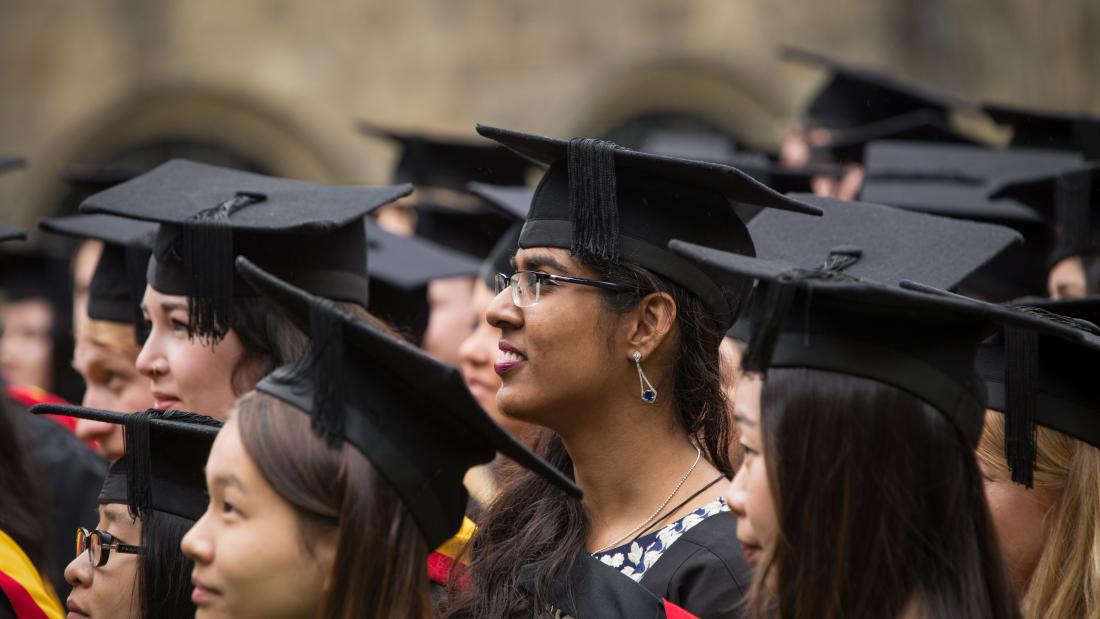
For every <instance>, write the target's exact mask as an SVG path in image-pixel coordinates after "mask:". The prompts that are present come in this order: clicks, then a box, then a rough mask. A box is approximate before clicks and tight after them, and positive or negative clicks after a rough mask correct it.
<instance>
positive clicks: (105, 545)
mask: <svg viewBox="0 0 1100 619" xmlns="http://www.w3.org/2000/svg"><path fill="white" fill-rule="evenodd" d="M112 550H113V551H115V552H120V553H123V554H131V555H139V554H142V553H143V552H144V549H143V548H142V547H141V546H131V545H130V544H123V543H121V542H119V541H117V540H115V537H114V536H113V535H111V534H110V533H108V532H106V531H100V530H99V529H95V530H92V531H89V530H88V529H85V528H84V527H77V529H76V554H77V556H80V554H81V553H83V552H87V553H88V562H89V563H91V564H92V567H103V566H104V565H107V559H109V558H110V556H111V551H112Z"/></svg>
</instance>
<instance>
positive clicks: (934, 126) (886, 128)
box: [814, 109, 982, 163]
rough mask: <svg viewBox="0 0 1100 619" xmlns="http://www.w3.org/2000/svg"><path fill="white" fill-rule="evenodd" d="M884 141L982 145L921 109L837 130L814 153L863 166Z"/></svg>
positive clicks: (940, 118) (817, 146)
mask: <svg viewBox="0 0 1100 619" xmlns="http://www.w3.org/2000/svg"><path fill="white" fill-rule="evenodd" d="M880 140H894V141H904V142H933V143H945V144H969V145H972V146H981V145H982V142H981V141H980V140H978V139H977V138H976V137H970V136H967V135H964V134H963V132H961V131H959V130H957V129H954V128H952V126H951V124H950V122H949V121H948V120H947V119H945V118H944V117H943V115H942V114H940V113H938V112H936V111H933V110H929V109H920V110H914V111H912V112H908V113H905V114H902V115H900V116H893V117H890V118H885V119H883V120H878V121H875V122H872V123H869V124H866V125H861V126H859V127H850V128H847V129H835V130H833V131H832V132H831V134H830V135H829V138H828V140H827V141H826V142H825V143H824V144H820V145H814V149H815V150H816V151H823V152H827V153H829V154H830V155H831V156H832V157H833V158H834V159H836V160H839V161H850V162H856V163H863V161H864V158H865V153H866V149H867V145H868V144H870V143H871V142H875V141H880Z"/></svg>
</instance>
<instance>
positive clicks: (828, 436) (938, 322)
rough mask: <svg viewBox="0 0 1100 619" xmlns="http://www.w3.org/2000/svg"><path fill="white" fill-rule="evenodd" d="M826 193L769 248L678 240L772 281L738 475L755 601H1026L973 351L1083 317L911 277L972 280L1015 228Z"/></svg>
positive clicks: (895, 608)
mask: <svg viewBox="0 0 1100 619" xmlns="http://www.w3.org/2000/svg"><path fill="white" fill-rule="evenodd" d="M804 200H807V201H812V200H810V199H804ZM814 203H819V202H814ZM826 206H827V205H826V204H822V208H823V210H825V212H826V215H825V218H824V223H825V224H826V225H825V226H824V227H823V228H822V229H821V230H819V231H818V233H817V234H807V230H806V229H803V230H791V231H783V230H781V229H778V228H777V229H774V230H773V231H772V234H774V235H775V236H765V234H764V233H763V232H761V233H760V234H759V236H760V241H759V245H760V247H761V253H765V252H767V253H769V254H773V255H775V256H776V257H774V258H770V259H765V258H750V257H747V256H740V255H736V254H733V253H731V252H722V251H715V250H713V249H709V248H704V247H701V246H699V245H694V244H689V243H682V242H680V241H674V242H673V243H672V244H671V245H672V247H673V249H675V250H676V251H678V252H680V253H682V254H683V255H684V256H686V257H688V258H690V259H692V260H695V261H698V262H700V263H701V264H703V265H708V266H712V267H718V268H723V269H727V270H730V271H731V272H734V273H737V274H741V275H744V276H750V277H755V278H757V280H758V282H759V284H758V290H757V293H756V296H755V297H754V299H755V300H754V303H753V307H754V311H753V319H752V324H751V327H750V333H751V335H750V337H749V343H748V350H747V352H746V354H745V357H744V360H743V370H744V372H745V374H744V376H743V377H742V379H741V384H740V385H739V386H738V392H737V400H736V402H735V410H736V412H737V414H738V418H739V421H740V422H741V426H742V427H741V431H742V445H743V447H744V449H745V459H744V464H743V465H742V468H741V470H740V471H739V473H738V476H737V478H736V479H735V480H734V482H733V484H732V485H731V487H730V494H731V497H730V498H731V503H732V504H733V505H734V508H735V509H736V510H737V511H739V512H743V513H744V514H745V517H746V519H747V520H748V524H749V526H747V527H741V526H738V527H737V529H736V535H737V536H738V538H740V539H741V542H742V544H744V545H745V548H746V552H747V554H749V555H750V560H751V561H753V562H754V563H755V565H756V574H755V578H754V581H753V585H752V591H751V593H750V595H749V596H748V604H747V611H748V614H749V616H751V617H763V616H769V617H771V616H774V617H802V616H826V617H832V616H868V617H926V616H943V617H953V616H982V617H1016V616H1019V615H1018V611H1017V609H1016V606H1015V600H1014V598H1013V595H1012V590H1011V586H1010V585H1009V583H1008V580H1007V576H1006V573H1005V570H1004V567H1003V565H1002V563H1001V559H1000V556H999V553H998V550H997V542H996V539H995V537H994V533H993V527H992V523H991V522H990V519H989V516H988V513H987V510H986V507H985V503H984V501H983V500H982V498H981V494H980V488H981V486H980V483H981V477H980V473H979V470H978V467H977V464H976V462H975V458H974V455H973V452H972V450H973V447H974V446H975V445H976V444H977V442H978V437H979V436H980V434H981V427H982V417H983V414H984V407H985V402H984V390H983V389H982V387H981V386H980V384H979V382H978V380H977V376H976V373H975V371H974V359H975V354H976V352H977V349H978V346H979V344H980V343H981V341H982V339H984V338H985V337H987V336H988V335H990V334H992V333H994V332H995V331H996V330H998V329H999V328H1001V326H1002V325H1006V324H1007V325H1012V326H1020V325H1026V326H1029V327H1033V328H1038V329H1043V330H1046V331H1047V332H1056V333H1063V334H1068V333H1070V332H1071V330H1070V329H1068V328H1064V327H1060V326H1058V325H1054V324H1048V323H1047V322H1046V321H1042V320H1039V319H1037V318H1035V317H1033V316H1032V315H1030V314H1026V313H1023V312H1015V311H1011V310H1008V309H1005V308H1001V307H999V306H995V305H990V304H987V303H981V302H978V301H974V300H970V299H965V298H962V297H959V298H958V299H956V298H946V297H942V296H940V295H939V294H935V295H933V294H930V293H926V292H916V291H910V290H906V289H902V287H904V286H907V285H911V284H909V283H908V282H907V281H906V278H908V277H913V278H918V279H923V280H925V281H935V282H936V285H937V286H940V287H945V288H946V287H951V286H954V285H957V284H958V282H960V281H961V280H962V279H963V278H964V277H965V276H966V275H967V273H968V271H969V270H972V269H974V268H977V267H978V266H980V265H981V264H982V263H983V262H984V261H986V260H988V259H989V258H991V257H992V256H994V255H996V253H998V252H999V251H1001V250H1003V249H1004V247H1005V246H1007V245H1008V244H1010V243H1011V242H1012V241H1013V240H1015V239H1016V238H1017V237H1016V235H1015V234H1014V233H1013V232H1012V231H1011V230H1007V229H1005V228H1001V227H998V226H990V225H983V224H976V223H969V222H958V221H952V220H948V219H943V218H938V217H926V216H916V217H914V215H915V214H913V213H905V212H903V211H899V210H896V209H888V208H884V207H881V206H877V207H876V206H874V205H869V204H863V205H853V207H854V208H859V207H862V208H864V209H866V211H867V217H866V218H864V221H863V222H862V224H861V225H856V226H854V227H853V226H851V225H849V223H845V222H844V221H843V218H841V219H837V218H832V219H831V218H830V217H829V209H828V208H826ZM855 223H857V224H858V221H856V222H855ZM793 239H797V240H798V242H792V240H793ZM769 247H773V248H781V249H780V250H779V251H778V252H770V251H768V249H767V248H769ZM780 254H781V255H780ZM1071 337H1077V336H1076V335H1071ZM754 398H755V400H756V401H755V402H754V401H752V400H753V399H754ZM806 471H817V472H818V473H816V474H814V475H809V476H807V475H806V474H805V472H806ZM729 533H730V534H731V535H732V534H734V533H735V532H734V531H733V530H731V531H730V532H729ZM868 535H870V537H868Z"/></svg>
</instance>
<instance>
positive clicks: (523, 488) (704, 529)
mask: <svg viewBox="0 0 1100 619" xmlns="http://www.w3.org/2000/svg"><path fill="white" fill-rule="evenodd" d="M478 131H479V132H480V133H481V134H482V135H484V136H486V137H489V138H491V139H494V140H496V141H497V142H499V143H501V144H503V145H504V146H506V147H508V148H511V149H512V150H514V151H516V152H517V153H519V154H521V155H524V156H526V157H528V158H531V159H536V160H539V161H542V162H543V163H546V164H549V166H550V167H549V169H548V170H547V172H546V173H545V175H544V176H543V178H542V180H541V182H540V183H539V186H538V188H537V189H536V190H535V194H534V197H533V199H532V203H531V208H530V212H529V214H528V217H527V220H526V222H525V224H524V227H523V232H522V234H521V236H520V240H519V250H518V251H517V252H516V254H515V258H514V272H511V273H503V274H501V275H500V276H499V277H498V284H497V285H498V290H499V292H500V294H498V295H497V297H496V298H495V299H494V300H493V301H492V302H491V304H490V306H489V309H488V312H487V321H488V322H489V324H491V325H492V326H494V327H496V328H498V329H500V330H501V339H500V341H499V343H498V348H499V353H498V355H497V358H496V361H495V363H494V367H495V370H496V372H497V374H498V375H500V377H501V379H502V386H501V388H500V390H499V391H498V393H497V403H498V405H499V407H500V410H501V411H502V412H503V413H504V414H505V415H507V416H509V417H511V418H513V419H517V420H520V421H524V422H528V423H532V424H535V425H538V426H541V427H542V428H543V430H542V431H541V436H540V437H539V438H538V439H536V445H538V447H539V449H540V450H541V455H543V456H544V457H546V458H547V459H548V460H549V461H550V462H551V463H552V464H554V465H556V466H557V467H558V468H560V469H562V470H563V471H566V472H568V473H570V474H571V475H572V476H573V478H574V479H575V480H576V481H577V483H578V484H579V485H580V486H581V487H582V488H583V489H584V491H585V498H584V500H583V501H578V500H571V499H562V498H560V497H558V496H554V495H553V494H552V493H553V489H552V488H551V487H550V486H549V485H548V484H546V483H545V482H543V481H542V480H540V479H538V478H536V477H534V476H531V475H526V474H516V475H513V476H510V478H509V479H506V480H505V482H504V484H503V488H502V490H501V494H500V495H499V497H498V498H497V500H496V501H495V502H494V503H493V504H492V505H490V506H489V508H488V509H487V510H486V511H485V513H484V514H483V515H482V518H481V520H480V521H479V531H478V533H477V534H476V535H475V537H474V541H473V544H472V548H471V557H472V562H471V564H470V570H469V573H470V580H469V586H467V587H464V588H456V590H455V591H453V592H452V594H451V597H450V599H448V600H446V601H445V602H444V605H443V606H444V608H443V610H444V613H445V616H448V617H515V616H522V617H529V616H533V615H539V614H540V613H542V612H543V611H545V610H547V609H548V608H550V607H552V606H553V604H552V599H551V596H550V594H549V593H550V590H551V589H552V588H553V587H554V583H555V582H557V581H558V578H557V576H559V575H560V574H561V573H562V570H564V569H568V567H567V566H570V565H574V564H575V563H576V559H577V557H578V556H579V555H580V554H581V553H588V554H590V555H592V556H593V557H595V558H597V559H598V560H599V561H601V562H603V563H604V564H606V565H608V566H610V567H612V568H613V569H616V570H618V571H620V572H621V573H623V574H625V575H627V576H629V577H630V578H632V579H634V580H635V581H636V582H639V583H640V584H641V585H642V586H643V587H645V588H646V589H648V590H649V591H650V592H651V593H652V594H654V595H655V596H656V597H658V598H664V599H667V600H668V601H670V602H671V603H673V604H676V605H679V606H681V607H683V608H684V609H686V610H687V611H689V612H691V613H694V614H697V615H703V616H712V615H723V614H727V613H729V612H731V611H730V608H731V607H732V606H733V605H734V604H735V603H736V602H737V601H738V599H739V598H740V595H741V592H742V590H743V588H744V587H745V586H746V585H747V583H748V578H749V577H748V574H747V567H746V565H745V562H744V558H743V557H742V556H741V551H740V548H739V547H737V545H736V543H735V541H734V540H733V538H732V537H731V536H730V535H728V534H727V531H729V530H732V529H733V528H734V527H735V524H734V523H733V522H732V520H733V516H732V515H731V514H730V512H729V510H728V509H727V508H726V506H725V503H724V501H723V500H722V498H721V494H722V492H721V491H722V481H723V480H724V479H726V478H727V477H728V476H729V475H730V474H731V473H732V466H731V463H730V461H729V448H730V445H729V439H730V423H729V416H728V412H727V404H726V401H725V398H724V395H723V390H722V385H721V374H720V371H719V352H718V349H719V345H720V343H721V340H722V337H723V335H724V333H725V331H726V329H727V328H728V327H729V326H730V325H731V324H732V322H733V320H734V319H735V318H736V316H737V314H738V313H739V311H740V309H741V306H742V303H743V301H744V297H745V295H746V293H747V291H748V287H749V285H750V280H749V279H747V278H723V277H720V276H715V275H712V274H708V273H707V272H705V271H704V270H702V269H697V268H695V267H693V266H692V265H690V264H688V263H687V262H686V261H684V260H683V259H681V258H678V257H677V256H675V255H674V254H672V253H671V252H669V251H668V249H667V247H666V246H667V244H668V241H669V240H670V239H671V238H674V237H676V236H679V235H687V236H689V237H691V238H692V239H695V240H696V241H697V242H699V243H703V244H709V245H713V246H714V247H719V248H725V249H730V250H732V251H738V252H752V251H753V249H752V241H751V239H750V238H749V235H748V231H747V230H746V228H745V226H744V223H743V222H742V221H741V219H740V218H739V217H738V215H737V214H736V212H735V209H734V205H735V204H742V205H749V206H757V207H772V208H781V209H787V210H792V211H797V212H804V213H808V214H816V213H817V212H818V211H817V210H816V209H814V208H812V207H808V206H805V205H803V204H801V203H799V202H796V201H794V200H790V199H787V198H785V197H783V196H781V195H779V194H777V193H775V192H772V191H771V190H769V189H768V188H766V187H764V186H763V185H760V184H759V183H756V182H755V181H753V180H752V179H750V178H748V177H747V176H745V175H743V174H741V173H740V172H739V171H737V170H735V169H733V168H729V167H726V166H721V165H714V164H707V163H701V162H692V161H686V160H681V159H675V158H669V157H660V156H654V155H647V154H642V153H637V152H633V151H629V150H626V149H622V148H619V147H617V146H615V145H612V144H609V143H606V142H601V141H598V140H588V139H574V140H571V141H569V142H564V141H559V140H554V139H550V138H543V137H538V136H532V135H526V134H521V133H517V132H512V131H507V130H501V129H495V128H491V127H479V128H478ZM521 574H523V575H524V578H525V581H524V582H525V586H522V587H521V586H519V579H520V575H521ZM559 610H560V609H559Z"/></svg>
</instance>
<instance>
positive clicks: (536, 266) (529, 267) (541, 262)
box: [523, 254, 569, 273]
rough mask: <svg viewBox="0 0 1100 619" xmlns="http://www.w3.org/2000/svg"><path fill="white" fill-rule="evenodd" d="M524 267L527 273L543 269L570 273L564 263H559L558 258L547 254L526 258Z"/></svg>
mask: <svg viewBox="0 0 1100 619" xmlns="http://www.w3.org/2000/svg"><path fill="white" fill-rule="evenodd" d="M523 263H524V264H523V266H524V267H525V268H524V270H525V271H540V270H543V269H553V270H555V271H558V272H561V273H568V272H569V269H566V268H565V266H564V265H562V263H560V262H558V261H557V259H556V258H554V257H553V256H550V255H547V254H535V255H533V256H524V259H523Z"/></svg>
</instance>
